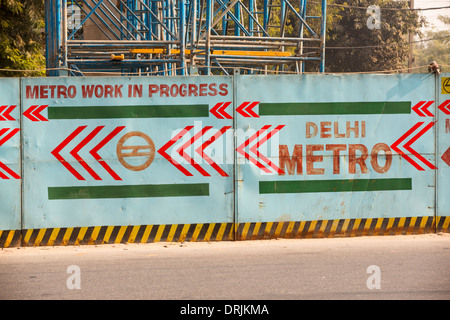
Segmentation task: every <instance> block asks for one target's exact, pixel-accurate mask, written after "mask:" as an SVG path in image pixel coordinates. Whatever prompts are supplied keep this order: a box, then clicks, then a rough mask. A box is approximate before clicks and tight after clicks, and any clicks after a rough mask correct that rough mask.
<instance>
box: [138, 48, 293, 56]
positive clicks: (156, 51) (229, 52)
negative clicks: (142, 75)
mask: <svg viewBox="0 0 450 320" xmlns="http://www.w3.org/2000/svg"><path fill="white" fill-rule="evenodd" d="M166 51H167V50H166V49H162V48H157V49H130V52H131V53H141V54H164V53H166ZM196 53H197V54H200V55H202V54H204V53H205V52H204V51H203V50H198V51H197V52H196ZM170 54H180V50H179V49H171V50H170ZM185 54H186V55H190V54H191V50H189V49H186V50H185ZM212 54H215V55H225V56H253V57H290V56H291V53H290V52H283V51H248V50H213V51H212Z"/></svg>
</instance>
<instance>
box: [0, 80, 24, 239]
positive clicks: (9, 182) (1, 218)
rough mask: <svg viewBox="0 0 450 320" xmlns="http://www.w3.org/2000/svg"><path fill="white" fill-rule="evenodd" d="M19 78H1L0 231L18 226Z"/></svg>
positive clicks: (19, 168)
mask: <svg viewBox="0 0 450 320" xmlns="http://www.w3.org/2000/svg"><path fill="white" fill-rule="evenodd" d="M19 120H20V80H19V79H11V78H8V79H6V78H2V79H0V190H1V192H0V208H1V210H0V230H19V229H20V219H21V217H20V204H21V193H20V184H21V181H20V176H21V172H20V170H21V167H20V134H21V133H20V121H19Z"/></svg>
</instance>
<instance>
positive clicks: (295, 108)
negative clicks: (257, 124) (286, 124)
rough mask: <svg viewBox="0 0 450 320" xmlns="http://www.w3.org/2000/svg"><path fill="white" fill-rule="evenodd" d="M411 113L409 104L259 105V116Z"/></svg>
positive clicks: (406, 102)
mask: <svg viewBox="0 0 450 320" xmlns="http://www.w3.org/2000/svg"><path fill="white" fill-rule="evenodd" d="M399 113H400V114H403V113H407V114H409V113H411V102H409V101H399V102H306V103H260V104H259V115H260V116H302V115H339V114H399Z"/></svg>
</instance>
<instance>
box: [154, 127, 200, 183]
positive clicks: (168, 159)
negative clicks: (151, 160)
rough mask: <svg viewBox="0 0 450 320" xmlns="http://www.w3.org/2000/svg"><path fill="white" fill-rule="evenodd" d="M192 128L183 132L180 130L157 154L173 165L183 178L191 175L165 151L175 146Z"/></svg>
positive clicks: (187, 128)
mask: <svg viewBox="0 0 450 320" xmlns="http://www.w3.org/2000/svg"><path fill="white" fill-rule="evenodd" d="M193 127H194V126H187V127H186V128H184V129H183V130H181V131H180V132H179V133H178V134H176V135H175V136H174V137H173V138H172V139H170V140H169V142H167V143H166V144H165V145H164V146H162V148H160V149H159V150H158V153H159V154H160V155H162V156H163V158H164V159H166V160H167V161H169V162H170V163H171V164H173V165H174V166H175V167H176V168H177V169H178V170H180V171H181V172H182V173H184V175H185V176H192V173H190V172H189V171H187V170H186V169H185V168H184V167H183V166H182V165H181V164H179V163H178V162H176V161H175V160H174V159H173V158H172V157H171V156H169V155H168V154H167V152H166V151H167V149H169V148H170V147H171V146H173V145H174V144H175V142H177V141H178V140H179V139H181V138H182V137H183V136H184V135H185V134H186V133H187V132H189V130H191V129H192V128H193Z"/></svg>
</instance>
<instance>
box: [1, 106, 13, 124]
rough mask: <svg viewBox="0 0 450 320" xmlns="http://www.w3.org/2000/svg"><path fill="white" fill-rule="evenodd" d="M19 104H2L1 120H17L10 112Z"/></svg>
mask: <svg viewBox="0 0 450 320" xmlns="http://www.w3.org/2000/svg"><path fill="white" fill-rule="evenodd" d="M16 107H17V106H0V121H8V120H9V121H15V120H16V119H14V118H13V117H11V115H10V113H11V111H13V110H14V109H15V108H16Z"/></svg>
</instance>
